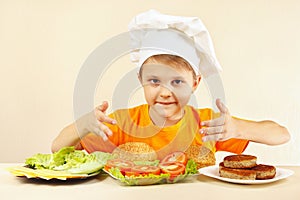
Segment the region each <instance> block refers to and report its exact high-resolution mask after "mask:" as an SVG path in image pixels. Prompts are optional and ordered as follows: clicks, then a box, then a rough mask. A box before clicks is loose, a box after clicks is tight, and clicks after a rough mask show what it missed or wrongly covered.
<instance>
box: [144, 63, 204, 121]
mask: <svg viewBox="0 0 300 200" xmlns="http://www.w3.org/2000/svg"><path fill="white" fill-rule="evenodd" d="M139 79H140V81H141V83H142V85H143V88H144V94H145V99H146V101H147V103H148V104H149V115H150V118H151V120H152V121H153V123H154V124H156V125H158V126H170V125H173V124H175V123H177V122H178V121H179V120H180V119H181V118H182V117H183V115H184V106H185V105H186V104H187V103H188V101H189V99H190V96H191V94H192V93H193V91H194V90H195V89H196V87H197V86H198V83H199V82H197V81H196V82H197V83H195V80H194V78H193V74H192V72H191V71H188V70H184V69H181V68H174V67H171V66H168V65H164V64H158V63H149V64H148V63H147V64H145V65H143V69H142V72H141V74H140V75H139ZM199 80H200V79H199Z"/></svg>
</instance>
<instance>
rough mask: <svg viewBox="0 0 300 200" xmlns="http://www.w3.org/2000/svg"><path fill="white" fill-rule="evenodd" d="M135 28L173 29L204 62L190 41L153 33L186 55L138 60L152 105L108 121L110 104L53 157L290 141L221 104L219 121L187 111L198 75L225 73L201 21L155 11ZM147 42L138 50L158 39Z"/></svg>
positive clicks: (74, 129) (72, 128) (207, 112)
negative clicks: (133, 147) (129, 148)
mask: <svg viewBox="0 0 300 200" xmlns="http://www.w3.org/2000/svg"><path fill="white" fill-rule="evenodd" d="M130 26H131V29H137V28H139V27H141V28H143V27H148V28H157V27H160V28H161V27H170V28H172V29H176V30H179V31H181V32H183V33H184V34H187V35H188V37H191V38H192V39H193V41H195V43H196V45H198V46H199V47H200V49H201V51H202V52H201V56H200V57H201V59H202V60H201V61H200V57H198V56H199V53H198V52H196V51H195V48H194V45H190V42H187V40H186V38H183V39H182V38H181V37H177V35H176V34H175V35H173V36H172V35H169V33H167V35H166V36H167V37H166V38H165V40H164V39H162V38H161V37H160V35H159V36H158V37H156V38H155V34H156V33H159V32H161V31H157V32H154V33H155V34H154V35H153V36H154V38H155V40H153V41H154V42H156V43H157V44H158V45H161V44H162V45H165V44H167V47H166V48H167V49H168V47H171V46H172V48H173V47H175V50H177V49H176V48H177V47H179V48H178V49H179V51H180V50H182V51H181V54H180V55H178V54H172V53H170V52H167V53H164V52H160V51H151V50H150V51H149V52H148V53H145V52H147V51H145V52H144V54H143V53H141V54H140V55H139V56H141V55H142V57H140V59H139V67H140V70H139V73H138V78H139V81H140V83H141V84H142V86H143V89H144V95H145V99H146V101H147V104H145V105H140V106H137V107H134V108H129V109H121V110H117V111H115V112H113V113H111V114H110V115H109V116H107V115H106V114H105V111H106V110H107V108H108V103H107V102H103V104H102V105H100V106H98V107H96V108H95V110H94V111H92V112H91V113H89V114H86V115H85V116H82V117H81V118H79V119H78V120H77V121H76V122H75V123H73V124H71V125H69V126H67V127H66V128H64V129H63V130H62V131H61V133H60V134H59V135H58V137H57V138H56V139H55V140H54V141H53V144H52V151H57V150H59V149H60V148H61V147H64V146H76V147H77V148H78V149H86V150H87V151H88V152H92V151H96V150H100V151H107V152H112V151H113V150H114V149H115V148H116V147H117V146H119V145H121V144H124V143H126V142H145V143H147V144H149V145H150V146H151V147H153V148H154V150H155V151H156V152H157V153H158V155H159V157H163V156H164V155H166V154H168V153H169V152H174V151H185V150H186V149H187V148H188V147H189V146H190V145H198V146H205V147H207V148H208V149H210V150H211V151H212V152H216V151H229V152H233V153H242V152H243V151H244V150H245V148H246V147H247V145H248V143H249V141H253V142H258V143H263V144H268V145H277V144H282V143H285V142H287V141H288V140H289V137H290V136H289V133H288V131H287V129H286V128H285V127H282V126H280V125H278V124H277V123H275V122H273V121H260V122H254V121H249V120H243V119H238V118H236V117H232V116H231V115H230V113H229V111H228V109H227V108H226V106H225V105H224V104H223V103H222V102H221V101H220V100H219V99H218V100H217V101H216V105H217V108H218V109H219V111H220V117H219V118H216V119H213V116H214V113H213V111H212V110H211V109H196V108H193V107H192V106H188V105H187V103H188V101H189V99H190V97H191V95H192V93H193V92H194V91H195V90H196V89H197V87H198V85H199V83H200V81H201V76H200V74H199V72H198V69H202V71H209V70H210V69H211V68H209V67H210V66H209V65H215V67H220V66H219V64H218V62H217V59H215V54H214V51H213V47H212V42H211V41H210V36H209V34H208V32H207V30H206V28H205V27H204V25H203V24H202V22H201V21H200V20H199V19H198V18H184V17H175V16H167V15H162V14H160V13H158V12H156V11H153V10H151V11H149V12H146V13H142V14H141V15H139V16H137V17H136V18H135V19H134V20H133V21H132V22H131V25H130ZM156 26H157V27H156ZM142 33H143V34H144V33H145V32H144V31H142ZM146 36H148V39H149V38H150V40H148V41H137V42H136V44H140V43H143V42H144V43H147V44H149V41H150V43H151V42H152V41H151V38H153V37H149V34H146ZM137 38H138V39H140V38H141V37H137ZM172 38H173V40H172ZM169 39H170V40H169ZM167 40H169V41H167ZM174 44H176V45H174ZM168 45H169V46H168ZM161 48H162V49H164V48H165V46H161ZM141 52H142V51H141ZM205 59H206V60H205ZM209 59H212V60H209ZM199 63H200V64H199Z"/></svg>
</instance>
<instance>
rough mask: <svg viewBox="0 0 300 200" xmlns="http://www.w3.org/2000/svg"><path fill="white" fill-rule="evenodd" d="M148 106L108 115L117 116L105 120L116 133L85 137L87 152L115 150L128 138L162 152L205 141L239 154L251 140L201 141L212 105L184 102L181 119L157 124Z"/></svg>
mask: <svg viewBox="0 0 300 200" xmlns="http://www.w3.org/2000/svg"><path fill="white" fill-rule="evenodd" d="M148 107H149V106H148V105H147V104H144V105H140V106H137V107H134V108H130V109H120V110H117V111H115V112H113V113H112V114H110V115H109V117H111V118H113V119H115V120H116V121H117V124H115V125H112V124H106V125H107V126H108V127H109V128H110V129H111V131H112V133H113V135H112V136H110V137H109V140H108V141H103V140H102V138H101V137H100V136H98V135H96V134H93V133H90V134H88V135H86V136H85V137H84V138H82V140H81V142H80V144H81V146H82V147H83V148H84V149H86V150H87V151H88V152H93V151H106V152H112V151H113V149H114V148H115V147H116V146H119V145H121V144H124V143H126V142H145V143H147V144H149V145H150V146H152V147H153V148H154V150H156V152H157V153H158V155H161V156H163V155H166V154H168V153H170V152H174V151H185V150H186V149H187V148H188V147H189V146H190V145H191V144H197V145H204V146H206V147H207V148H209V149H210V150H211V151H213V152H216V151H228V152H233V153H237V154H239V153H242V152H243V151H244V150H245V149H246V147H247V145H248V143H249V141H248V140H241V139H229V140H226V141H222V142H219V141H218V142H214V141H209V142H202V135H201V134H199V129H200V128H201V125H200V122H201V121H206V120H210V119H212V118H213V115H214V112H213V111H212V110H211V109H208V108H206V109H195V108H193V107H192V106H185V108H184V110H185V114H184V117H183V118H182V119H181V120H180V121H179V122H178V123H176V124H175V125H172V126H168V127H158V126H155V125H154V124H153V123H152V121H151V119H150V116H149V112H148ZM159 157H160V156H159Z"/></svg>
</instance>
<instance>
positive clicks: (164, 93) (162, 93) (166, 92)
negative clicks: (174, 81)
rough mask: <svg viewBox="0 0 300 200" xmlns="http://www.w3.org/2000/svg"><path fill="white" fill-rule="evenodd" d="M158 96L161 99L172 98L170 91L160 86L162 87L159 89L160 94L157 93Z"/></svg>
mask: <svg viewBox="0 0 300 200" xmlns="http://www.w3.org/2000/svg"><path fill="white" fill-rule="evenodd" d="M159 95H160V96H161V97H164V98H166V97H170V96H172V92H171V90H170V89H168V88H167V87H165V86H162V87H160V93H159Z"/></svg>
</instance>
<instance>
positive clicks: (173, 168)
mask: <svg viewBox="0 0 300 200" xmlns="http://www.w3.org/2000/svg"><path fill="white" fill-rule="evenodd" d="M159 167H160V169H161V171H162V172H163V173H166V174H170V175H171V177H175V176H178V175H180V174H183V173H184V172H185V165H184V164H182V163H180V162H164V163H161V164H160V165H159Z"/></svg>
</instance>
